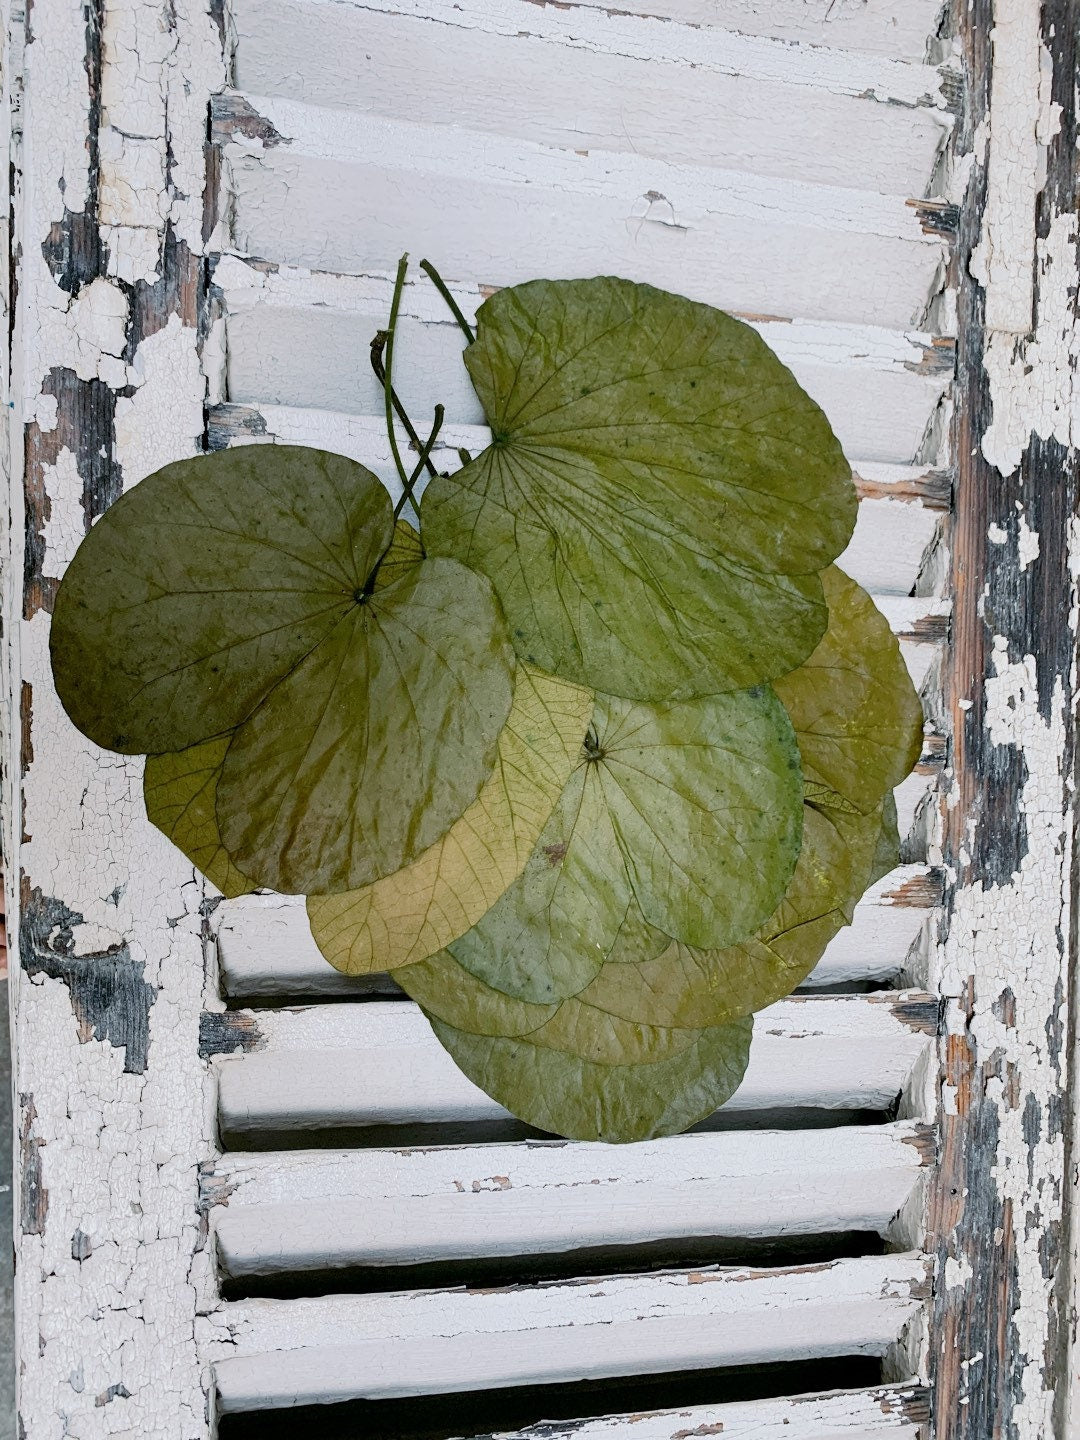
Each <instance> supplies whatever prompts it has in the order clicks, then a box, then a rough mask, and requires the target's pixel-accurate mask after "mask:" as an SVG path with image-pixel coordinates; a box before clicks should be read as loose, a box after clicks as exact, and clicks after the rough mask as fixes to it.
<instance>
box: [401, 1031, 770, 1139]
mask: <svg viewBox="0 0 1080 1440" xmlns="http://www.w3.org/2000/svg"><path fill="white" fill-rule="evenodd" d="M428 1018H429V1020H430V1021H431V1026H432V1029H433V1030H434V1031H435V1034H436V1036H437V1037H438V1039H439V1040H440V1042H441V1043H442V1044H443V1045H444V1046H445V1048H446V1049H447V1050H448V1051H449V1052H450V1055H451V1056H452V1057H453V1059H454V1061H455V1062H456V1064H457V1065H458V1067H459V1068H460V1069H461V1070H462V1071H464V1073H465V1074H466V1075H467V1076H468V1078H469V1079H470V1080H472V1081H473V1083H474V1084H476V1085H479V1086H480V1088H481V1089H482V1090H484V1091H486V1092H487V1094H488V1095H490V1096H491V1097H492V1099H494V1100H497V1101H498V1103H499V1104H500V1105H504V1106H505V1107H506V1109H507V1110H509V1111H510V1112H511V1113H512V1114H514V1115H516V1116H517V1117H518V1118H519V1119H521V1120H524V1121H525V1122H526V1124H529V1125H535V1126H537V1127H538V1128H539V1129H541V1130H546V1131H549V1132H551V1133H552V1134H556V1135H563V1136H565V1137H566V1138H567V1139H569V1140H604V1141H608V1142H609V1143H612V1144H628V1143H630V1142H632V1141H635V1140H650V1139H653V1138H654V1137H656V1136H660V1135H675V1134H678V1133H679V1132H680V1131H682V1130H686V1129H688V1128H689V1127H690V1126H691V1125H694V1124H696V1123H697V1122H698V1121H699V1120H704V1119H705V1117H706V1116H707V1115H711V1114H712V1113H713V1111H714V1110H717V1109H718V1108H719V1107H720V1106H721V1105H723V1104H724V1102H725V1101H726V1100H729V1099H730V1098H731V1096H732V1095H733V1094H734V1093H735V1091H736V1090H737V1089H738V1087H739V1084H740V1082H741V1080H742V1077H743V1075H744V1073H745V1071H746V1065H747V1061H748V1059H749V1054H750V1037H751V1034H752V1028H753V1022H752V1020H751V1019H750V1017H749V1016H747V1017H746V1018H744V1019H742V1020H737V1021H735V1022H734V1024H732V1025H721V1026H717V1027H715V1028H714V1029H708V1030H701V1031H698V1032H697V1033H696V1038H695V1039H694V1041H693V1042H692V1043H691V1044H689V1045H687V1046H686V1047H685V1048H683V1049H681V1050H679V1051H678V1052H677V1053H675V1054H673V1055H671V1056H669V1057H668V1058H667V1059H663V1060H657V1061H653V1062H652V1063H646V1064H633V1063H631V1064H624V1065H609V1064H604V1063H601V1062H597V1061H595V1060H588V1059H585V1058H583V1057H582V1056H580V1055H574V1054H570V1053H568V1052H567V1051H565V1050H557V1049H553V1048H551V1047H550V1046H546V1045H535V1044H533V1043H532V1042H531V1041H530V1040H529V1039H528V1038H521V1039H514V1038H506V1037H502V1038H500V1037H493V1036H488V1035H472V1034H469V1032H468V1031H465V1030H458V1029H456V1028H455V1027H454V1026H452V1025H447V1024H446V1023H445V1022H444V1021H442V1020H437V1019H434V1018H432V1017H431V1016H429V1017H428Z"/></svg>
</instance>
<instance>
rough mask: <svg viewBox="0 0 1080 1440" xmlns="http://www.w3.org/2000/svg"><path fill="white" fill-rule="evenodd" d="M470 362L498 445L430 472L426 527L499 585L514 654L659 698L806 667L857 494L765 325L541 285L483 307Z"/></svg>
mask: <svg viewBox="0 0 1080 1440" xmlns="http://www.w3.org/2000/svg"><path fill="white" fill-rule="evenodd" d="M465 361H466V365H467V366H468V369H469V373H470V375H471V377H472V380H473V384H474V386H475V387H476V391H477V394H478V396H479V398H480V401H481V403H482V405H483V407H484V411H485V413H486V415H487V418H488V421H489V424H490V425H491V429H492V432H493V442H492V444H491V446H490V447H489V448H488V449H487V450H485V451H484V452H483V453H482V454H481V455H480V456H478V457H477V458H476V459H475V460H474V461H472V462H471V463H470V464H468V465H466V466H465V468H464V469H462V470H460V471H459V472H457V474H455V475H451V476H443V477H438V478H436V479H433V480H432V481H431V483H430V485H429V486H428V488H427V491H426V492H425V495H424V498H423V503H422V513H421V523H422V533H423V536H424V543H425V545H426V546H427V548H428V550H429V552H432V553H439V554H446V555H452V556H454V557H456V558H457V559H459V560H462V561H463V562H464V563H466V564H468V565H472V566H474V567H475V568H477V569H480V570H483V571H484V572H485V573H486V574H487V575H489V576H490V577H491V579H492V580H493V582H494V584H495V587H496V590H497V591H498V593H499V598H500V599H501V601H502V603H503V606H504V609H505V611H506V614H507V617H508V620H509V624H510V629H511V632H512V634H513V636H514V641H515V645H516V647H517V650H518V653H519V655H520V656H522V657H523V658H524V659H527V660H529V661H530V662H531V663H534V664H537V665H540V666H541V667H542V668H543V669H545V670H551V671H554V672H556V673H558V674H561V675H565V676H566V677H567V678H569V679H572V680H576V681H579V682H580V683H582V684H586V685H589V686H590V687H591V688H593V689H595V690H598V691H603V692H607V693H610V694H615V695H624V696H630V697H634V698H638V699H648V700H668V699H671V698H684V697H689V696H694V695H703V694H710V693H714V692H716V691H720V690H731V689H737V688H742V687H745V686H749V685H753V684H755V683H757V682H759V681H762V680H768V679H771V678H772V677H774V676H779V675H783V674H785V673H786V672H788V671H790V670H792V669H793V668H794V667H795V666H797V665H798V664H799V663H800V662H801V661H803V660H804V659H805V658H806V657H807V656H808V655H809V654H810V652H811V651H812V650H813V648H814V646H815V645H816V643H817V641H818V639H819V638H820V636H821V634H822V632H823V630H824V628H825V619H826V614H825V606H824V602H823V598H822V591H821V582H820V579H819V577H818V574H817V572H818V571H820V570H821V569H822V568H823V567H824V566H826V565H828V564H829V562H830V561H832V560H833V559H835V557H836V556H837V555H838V554H839V553H840V552H841V551H842V550H843V549H844V548H845V546H846V544H847V542H848V539H849V538H850V535H851V531H852V527H853V525H854V520H855V509H856V501H855V491H854V487H853V485H852V482H851V474H850V470H849V467H848V465H847V463H846V462H845V460H844V457H843V454H842V452H841V449H840V446H839V444H838V443H837V441H836V438H835V437H834V435H833V433H832V431H831V429H830V427H829V424H828V422H827V421H826V419H825V417H824V415H823V414H822V412H821V410H820V409H819V408H818V407H817V405H815V404H814V402H813V401H812V400H810V398H809V397H808V396H807V395H806V394H805V392H804V391H803V390H802V389H801V388H800V386H799V385H798V384H797V382H796V381H795V379H794V377H793V376H792V375H791V373H790V371H789V370H787V368H786V367H785V366H784V365H783V364H782V363H781V362H780V361H779V360H778V359H777V358H776V356H775V355H774V354H773V353H772V351H771V350H770V349H769V348H768V346H767V345H766V344H765V343H764V341H763V340H762V339H761V338H760V336H759V335H758V334H757V333H756V331H754V330H752V329H751V328H750V327H749V326H748V325H744V324H742V323H741V322H740V321H738V320H735V319H733V318H732V317H731V316H729V315H725V314H723V313H722V312H720V311H718V310H714V309H712V308H711V307H709V306H707V305H702V304H698V303H696V302H693V301H690V300H686V299H684V298H682V297H681V296H677V295H671V294H667V293H665V292H664V291H660V290H656V289H654V288H652V287H651V286H648V285H638V284H633V283H631V282H630V281H627V280H618V279H612V278H600V279H593V280H556V281H548V280H538V281H532V282H529V283H528V284H524V285H518V286H515V287H513V288H512V289H506V290H501V291H499V292H498V293H496V294H495V295H494V296H492V297H491V298H490V299H489V300H487V301H485V303H484V305H483V306H481V308H480V311H479V312H478V315H477V337H476V340H475V342H474V343H473V344H472V345H471V346H470V347H469V348H468V350H467V351H466V354H465Z"/></svg>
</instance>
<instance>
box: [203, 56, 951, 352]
mask: <svg viewBox="0 0 1080 1440" xmlns="http://www.w3.org/2000/svg"><path fill="white" fill-rule="evenodd" d="M463 83H468V79H467V77H463ZM255 103H256V102H255V101H254V99H251V100H250V104H251V105H252V106H255ZM255 114H256V115H257V121H258V123H257V125H252V124H248V125H247V128H248V129H249V130H255V131H256V138H251V136H249V135H245V134H240V135H237V136H234V138H233V140H232V142H231V143H229V144H227V145H226V146H225V152H224V153H225V162H226V167H225V176H226V181H227V190H228V196H229V199H230V202H231V204H232V207H233V210H232V213H233V226H234V240H235V243H236V245H237V247H238V248H239V249H241V250H243V251H246V252H247V253H249V254H253V255H262V256H273V257H274V258H275V259H276V260H277V261H279V262H285V263H288V264H293V265H301V266H305V267H311V268H313V269H318V270H332V271H353V272H366V271H370V270H372V269H374V270H378V271H382V272H386V271H389V272H392V271H393V269H394V266H395V265H396V263H397V259H398V254H399V253H400V250H401V249H402V248H403V241H402V239H401V237H408V242H409V246H410V248H411V249H412V250H413V251H414V252H415V253H417V254H428V255H431V256H434V257H436V259H437V261H438V262H439V266H440V269H442V270H443V272H444V274H445V275H446V276H447V277H448V278H450V279H454V280H460V279H466V280H469V279H473V280H475V279H481V280H482V281H483V282H484V283H485V284H491V285H507V284H512V283H516V282H518V281H522V280H526V279H530V278H532V277H533V276H535V275H538V274H556V275H563V276H575V275H579V276H580V275H595V274H608V273H616V274H620V275H625V276H626V277H627V278H628V279H632V280H633V279H640V280H647V281H649V282H651V283H652V284H658V285H662V286H666V287H667V288H669V289H673V290H681V291H683V292H684V293H686V294H688V295H690V296H691V297H692V298H699V299H703V300H707V301H709V302H710V303H712V304H714V305H719V306H721V307H726V308H728V309H732V310H737V311H743V312H745V311H753V312H755V313H758V314H761V315H782V316H799V317H801V318H804V319H811V320H841V321H850V322H852V323H854V324H866V323H867V321H868V319H872V320H873V321H874V322H875V323H876V324H878V325H881V326H884V327H886V328H889V329H899V330H905V329H909V328H916V329H917V328H919V326H920V325H921V323H922V321H923V319H924V317H925V314H926V311H927V307H928V304H929V302H930V301H931V300H932V298H933V297H934V295H935V294H936V293H937V290H938V284H939V280H940V276H941V269H942V265H943V262H944V258H945V246H944V244H943V241H942V239H941V237H940V235H938V234H935V233H933V232H932V231H931V232H930V233H927V230H926V228H925V227H924V224H923V222H922V220H921V219H920V216H919V214H918V212H917V211H916V210H915V209H914V208H913V207H912V206H911V205H909V204H908V203H907V201H906V200H905V199H904V198H903V197H902V196H896V195H881V194H878V193H876V192H874V191H870V190H860V189H854V188H842V187H840V186H836V185H816V184H812V183H810V182H808V181H804V180H795V179H791V178H789V177H783V178H781V177H777V176H771V175H757V174H754V173H752V172H748V171H743V170H723V169H716V168H710V167H709V166H706V165H700V164H685V163H683V164H678V165H675V164H672V163H671V162H668V161H661V160H655V159H652V158H650V157H646V156H639V155H636V154H634V153H633V152H632V151H631V152H630V153H627V154H610V153H606V152H595V151H593V152H590V153H589V154H586V155H579V154H577V153H576V152H575V151H573V150H565V149H555V148H554V147H548V146H541V145H536V144H532V143H530V142H527V141H524V140H519V139H516V138H513V137H509V136H502V135H479V134H476V133H473V132H470V131H469V130H465V129H462V130H457V129H454V128H452V127H449V126H447V125H445V124H440V125H424V124H420V123H417V122H415V121H406V120H393V119H386V118H383V117H373V116H369V115H361V114H358V113H357V112H355V111H352V110H341V109H330V108H327V109H320V108H319V107H317V106H313V105H305V104H302V103H299V102H296V101H292V100H283V99H280V98H277V97H271V98H267V97H259V98H258V101H257V109H256V111H255ZM478 217H482V220H480V219H479V218H478Z"/></svg>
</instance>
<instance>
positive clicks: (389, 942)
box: [308, 565, 593, 975]
mask: <svg viewBox="0 0 1080 1440" xmlns="http://www.w3.org/2000/svg"><path fill="white" fill-rule="evenodd" d="M384 568H385V565H384V566H381V567H380V569H379V576H380V577H381V575H382V573H383V569H384ZM592 708H593V697H592V695H591V694H590V692H589V691H588V690H583V689H582V688H581V687H580V686H578V685H572V684H570V683H569V682H568V681H566V680H559V679H556V678H555V677H554V676H551V675H544V674H542V673H541V672H540V671H538V670H532V669H530V668H529V667H528V666H524V665H519V666H518V669H517V675H516V680H515V687H514V701H513V704H512V706H511V708H510V714H509V717H508V718H507V721H506V724H505V726H504V727H503V730H502V733H501V734H500V736H499V743H498V756H497V759H496V762H495V768H494V770H493V771H492V773H491V775H490V776H489V777H488V779H487V780H486V781H485V782H484V785H483V788H482V789H481V791H480V794H479V795H478V796H477V798H476V800H475V801H474V802H473V804H472V805H470V806H469V808H468V809H467V810H466V811H465V813H464V814H463V815H462V816H461V818H460V819H459V820H456V821H455V822H454V824H453V825H451V827H450V829H449V830H448V831H447V832H446V834H445V835H444V836H443V837H442V839H441V840H438V841H436V843H435V844H434V845H432V846H431V847H430V848H429V849H427V850H425V851H424V853H423V854H422V855H420V856H419V857H418V858H417V859H416V860H414V861H413V863H412V864H411V865H406V866H405V867H404V868H403V869H401V870H398V871H397V872H396V873H394V874H392V875H388V876H386V878H385V879H382V880H377V881H375V883H374V884H373V885H368V886H365V887H364V888H363V889H360V890H353V891H348V892H346V893H345V894H341V895H320V896H312V897H311V898H310V899H309V900H308V918H309V920H310V922H311V931H312V934H313V935H314V937H315V941H316V943H317V944H318V946H319V949H320V950H321V951H322V953H323V954H324V955H325V956H326V958H327V959H328V960H329V961H330V963H331V965H334V966H335V967H336V968H337V969H338V970H341V971H344V972H345V973H346V974H349V975H359V974H366V973H368V972H371V971H375V970H393V969H396V968H397V967H398V966H399V965H409V964H410V963H411V962H413V961H417V960H422V959H424V958H425V957H426V956H429V955H432V954H434V953H435V951H437V950H440V949H442V947H443V946H444V945H448V944H449V943H450V942H451V941H452V940H456V939H457V938H458V937H459V936H461V935H463V934H464V933H465V931H466V930H468V929H469V928H470V927H471V926H472V925H475V924H476V922H477V921H478V920H479V919H480V918H481V917H482V916H483V915H484V913H485V912H486V911H487V910H488V909H489V908H490V907H491V906H492V905H493V904H494V903H495V901H496V900H498V898H499V896H500V895H502V893H503V892H504V891H505V890H506V888H507V886H508V885H510V884H511V883H512V882H513V881H514V880H515V879H516V878H517V877H518V875H520V874H521V871H522V869H523V868H524V866H525V862H526V861H527V860H528V858H529V855H530V853H531V852H532V849H533V847H534V846H535V844H536V842H537V840H538V839H539V836H540V832H541V830H542V829H543V827H544V825H545V823H546V822H547V819H548V817H549V816H550V814H551V811H552V808H553V807H554V805H555V803H556V801H557V800H558V798H559V796H560V794H561V793H562V790H563V788H564V786H565V785H566V782H567V780H568V779H569V776H570V772H571V769H572V768H573V766H574V764H575V763H576V761H577V759H578V757H579V755H580V753H581V742H582V740H583V738H584V735H585V728H586V726H587V725H588V723H589V717H590V715H591V714H592Z"/></svg>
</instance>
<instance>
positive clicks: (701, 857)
mask: <svg viewBox="0 0 1080 1440" xmlns="http://www.w3.org/2000/svg"><path fill="white" fill-rule="evenodd" d="M801 833H802V783H801V777H800V772H799V762H798V751H797V747H796V744H795V738H794V735H793V733H792V731H791V727H790V722H789V721H788V719H787V716H786V714H785V713H784V711H783V708H782V707H781V706H780V705H779V704H778V703H777V701H776V698H775V696H774V695H773V694H772V693H771V691H769V690H767V689H759V690H755V691H740V692H736V693H732V694H724V695H716V696H711V697H708V698H706V699H702V700H695V701H683V702H673V703H671V704H667V705H659V706H648V705H638V704H634V703H633V702H631V701H626V700H618V699H614V698H612V697H609V696H602V697H598V699H597V704H596V710H595V712H594V716H593V724H592V727H591V730H590V737H589V739H588V741H587V743H586V747H585V752H584V754H583V756H582V759H581V760H580V762H579V764H578V767H577V769H576V770H575V772H574V774H573V775H572V777H571V779H570V782H569V784H568V785H567V787H566V790H565V791H564V792H563V795H562V798H561V799H560V801H559V803H558V805H557V806H556V807H555V810H554V812H553V814H552V816H551V819H550V820H549V821H548V824H547V825H546V826H545V828H544V832H543V834H542V835H541V837H540V841H539V843H538V844H537V847H536V850H535V851H534V852H533V854H532V856H531V857H530V859H529V861H528V863H527V864H526V866H525V870H524V872H523V874H522V876H521V879H520V880H518V881H516V882H515V883H514V884H513V885H512V886H511V887H510V889H509V890H508V891H507V892H506V894H505V895H504V896H503V897H502V898H501V899H500V900H499V901H498V902H497V903H496V904H495V905H494V906H493V907H492V909H491V910H490V911H489V912H488V913H487V915H485V916H484V918H483V919H482V920H481V921H480V922H479V923H478V924H477V925H476V926H474V928H473V929H472V930H470V931H469V932H468V934H466V935H464V936H462V937H461V939H460V940H457V941H455V942H454V944H453V945H452V946H451V947H450V948H451V950H452V953H453V954H454V956H455V958H456V959H457V960H458V961H459V963H460V964H462V965H463V966H464V967H465V968H466V969H467V970H469V971H470V972H471V973H473V974H474V975H476V976H478V977H479V978H480V979H482V980H484V981H486V982H487V983H488V984H490V985H492V986H494V987H495V988H496V989H499V990H502V991H504V992H505V993H506V994H508V995H512V996H515V997H516V998H518V999H522V1000H528V1001H532V1002H535V1003H540V1004H544V1003H549V1002H551V1001H553V1000H559V999H563V998H565V997H566V996H568V995H573V994H576V993H577V992H578V991H579V990H581V989H582V988H583V987H584V986H585V985H587V984H588V983H589V981H590V980H591V979H592V977H593V976H594V975H595V974H596V973H597V971H598V970H599V969H600V966H601V965H602V964H603V963H604V961H605V960H606V959H607V958H608V957H609V955H610V953H611V951H612V949H613V947H614V946H615V945H616V943H617V942H619V943H620V944H622V945H629V944H631V943H632V942H633V943H636V944H638V945H644V946H646V947H647V944H648V941H649V939H650V936H649V935H648V934H647V933H646V934H645V935H637V934H636V932H637V931H638V930H639V929H640V928H641V927H642V926H646V927H654V928H655V930H659V931H662V932H664V933H665V934H667V935H678V936H679V937H680V938H682V939H685V940H686V941H688V942H690V943H696V944H703V945H714V944H724V943H728V942H730V941H734V940H738V939H741V938H742V937H744V936H746V935H748V934H751V933H752V932H753V931H754V930H755V929H756V928H757V926H758V925H760V924H761V922H762V921H763V920H764V919H765V918H766V917H767V916H768V915H770V914H771V913H772V911H773V910H774V909H775V907H776V905H777V902H778V901H779V899H780V897H781V896H782V895H783V893H784V891H785V889H786V887H787V884H788V881H789V880H790V878H791V875H792V872H793V870H794V868H795V861H796V859H797V857H798V853H799V845H800V841H801Z"/></svg>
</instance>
